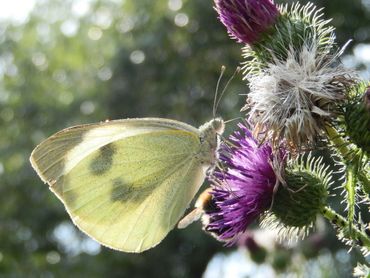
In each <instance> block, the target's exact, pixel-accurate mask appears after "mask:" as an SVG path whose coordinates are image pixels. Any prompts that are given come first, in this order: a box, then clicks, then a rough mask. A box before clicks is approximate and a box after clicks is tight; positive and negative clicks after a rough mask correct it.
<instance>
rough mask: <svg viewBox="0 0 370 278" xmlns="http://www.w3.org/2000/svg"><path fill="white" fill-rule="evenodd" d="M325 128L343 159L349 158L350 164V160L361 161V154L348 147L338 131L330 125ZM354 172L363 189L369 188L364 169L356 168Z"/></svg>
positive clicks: (369, 183) (369, 182) (369, 181)
mask: <svg viewBox="0 0 370 278" xmlns="http://www.w3.org/2000/svg"><path fill="white" fill-rule="evenodd" d="M325 129H326V132H327V134H328V137H329V139H330V141H331V142H332V143H333V145H334V146H335V147H336V148H337V150H338V151H339V153H340V154H341V156H342V157H343V159H345V160H346V161H348V159H349V158H351V162H350V163H351V164H352V161H356V162H357V163H356V164H357V165H358V164H359V163H361V155H359V154H357V153H355V152H354V151H353V150H351V148H350V147H348V143H347V142H346V141H345V140H344V139H343V137H342V136H341V135H340V134H339V133H338V131H337V130H336V129H335V128H334V127H332V126H330V125H326V126H325ZM346 164H347V166H351V165H348V164H349V163H346ZM355 172H356V176H357V178H358V180H359V181H361V183H362V184H363V186H364V188H365V189H368V188H370V180H369V178H368V177H367V175H366V173H364V171H358V170H356V171H355ZM347 175H348V174H347Z"/></svg>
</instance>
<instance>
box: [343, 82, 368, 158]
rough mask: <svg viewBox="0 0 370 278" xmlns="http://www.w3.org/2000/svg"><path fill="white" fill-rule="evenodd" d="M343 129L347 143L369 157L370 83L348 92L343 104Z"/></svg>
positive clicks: (360, 84) (355, 87) (364, 83)
mask: <svg viewBox="0 0 370 278" xmlns="http://www.w3.org/2000/svg"><path fill="white" fill-rule="evenodd" d="M343 128H344V132H345V134H346V136H348V138H349V141H350V142H352V143H354V144H355V145H356V146H358V147H359V148H361V149H362V150H363V151H364V152H365V153H366V154H367V155H370V82H361V83H359V84H357V85H355V86H353V87H352V88H351V89H350V90H349V92H348V95H347V100H346V102H345V103H344V104H343Z"/></svg>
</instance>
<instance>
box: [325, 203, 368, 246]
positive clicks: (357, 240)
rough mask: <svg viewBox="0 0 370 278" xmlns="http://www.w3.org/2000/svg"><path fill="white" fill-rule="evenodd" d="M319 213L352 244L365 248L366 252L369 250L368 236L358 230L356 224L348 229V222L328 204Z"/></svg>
mask: <svg viewBox="0 0 370 278" xmlns="http://www.w3.org/2000/svg"><path fill="white" fill-rule="evenodd" d="M321 213H322V215H323V216H324V217H325V218H327V219H328V220H329V221H330V222H331V223H332V224H333V225H334V226H335V227H337V228H338V229H339V230H340V231H341V232H342V233H343V237H344V238H347V239H349V240H350V241H351V243H352V244H356V245H357V246H359V247H360V248H364V249H366V250H367V251H366V253H368V252H370V238H369V237H368V236H367V234H366V232H364V231H361V230H359V229H358V228H357V227H356V226H352V231H350V228H349V226H350V223H349V222H348V221H347V220H346V219H345V218H344V217H343V216H341V215H340V214H338V213H337V212H335V211H334V210H332V209H331V208H330V207H328V206H327V207H325V208H323V209H322V210H321Z"/></svg>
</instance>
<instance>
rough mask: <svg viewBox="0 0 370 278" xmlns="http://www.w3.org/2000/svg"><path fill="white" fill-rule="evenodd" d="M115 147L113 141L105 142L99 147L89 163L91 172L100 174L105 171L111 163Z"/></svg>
mask: <svg viewBox="0 0 370 278" xmlns="http://www.w3.org/2000/svg"><path fill="white" fill-rule="evenodd" d="M115 152H116V149H115V147H114V145H113V143H110V144H107V145H105V146H103V147H101V148H100V149H99V155H97V157H96V158H94V159H93V161H92V162H91V163H90V170H91V172H92V173H93V174H94V175H96V176H100V175H102V174H104V173H105V172H107V171H108V170H109V169H110V168H111V167H112V165H113V156H114V154H115Z"/></svg>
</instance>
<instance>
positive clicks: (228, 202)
mask: <svg viewBox="0 0 370 278" xmlns="http://www.w3.org/2000/svg"><path fill="white" fill-rule="evenodd" d="M239 128H240V130H239V131H236V132H235V133H234V134H233V135H232V136H230V141H231V143H232V144H231V145H232V146H231V147H229V146H226V145H223V146H222V151H221V154H220V160H221V162H222V163H223V165H224V167H225V169H216V170H215V172H214V173H213V176H212V178H211V182H212V183H213V186H212V188H213V190H212V192H211V194H212V208H211V209H210V210H207V211H206V216H208V217H207V219H208V221H207V222H206V223H205V224H206V226H205V230H206V231H208V232H210V233H212V234H214V235H215V236H216V237H217V238H218V239H219V240H221V241H225V242H227V243H228V244H233V243H235V242H236V241H237V240H238V237H239V236H240V235H241V234H243V232H245V230H246V228H247V227H248V225H250V224H251V223H252V222H253V221H254V220H255V219H256V218H257V217H258V216H259V215H260V214H261V213H263V212H264V211H265V210H267V209H268V208H269V207H270V205H271V201H272V195H273V189H274V186H275V183H276V181H277V177H276V175H275V172H274V169H273V167H272V163H274V162H276V161H273V160H274V159H277V158H274V157H275V156H274V155H273V152H272V148H271V146H270V145H269V144H268V143H265V144H263V145H260V144H259V143H258V142H257V140H255V139H254V138H253V136H252V133H251V132H250V131H249V130H248V129H247V128H246V127H245V126H244V125H243V124H239ZM281 157H282V155H281Z"/></svg>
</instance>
